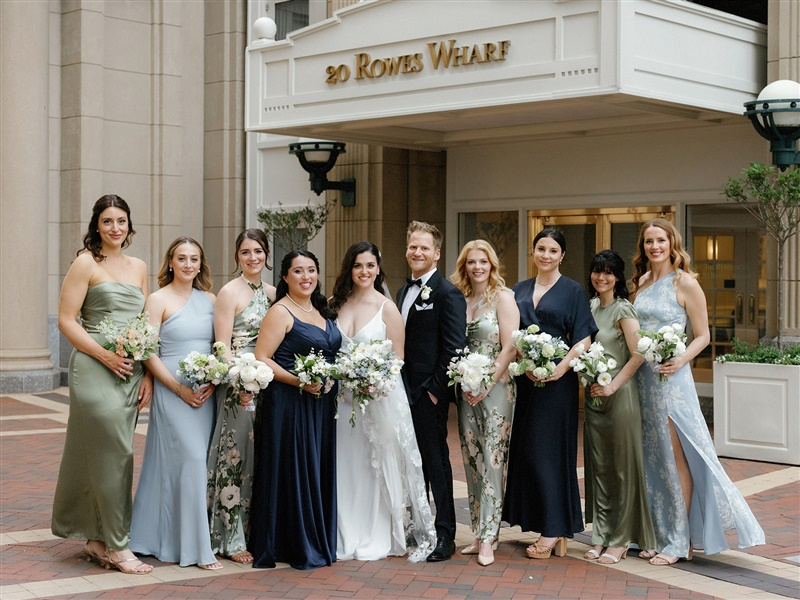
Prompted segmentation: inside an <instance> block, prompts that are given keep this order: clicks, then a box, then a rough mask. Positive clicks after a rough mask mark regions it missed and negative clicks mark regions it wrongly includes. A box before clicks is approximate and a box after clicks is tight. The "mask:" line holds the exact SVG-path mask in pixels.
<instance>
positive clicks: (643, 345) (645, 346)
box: [636, 337, 653, 354]
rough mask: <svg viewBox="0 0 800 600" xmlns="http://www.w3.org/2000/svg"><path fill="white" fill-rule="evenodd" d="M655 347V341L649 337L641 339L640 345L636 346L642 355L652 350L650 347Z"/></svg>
mask: <svg viewBox="0 0 800 600" xmlns="http://www.w3.org/2000/svg"><path fill="white" fill-rule="evenodd" d="M652 345H653V340H651V339H650V338H648V337H643V338H639V343H638V344H637V345H636V350H637V351H638V352H639V353H640V354H644V353H645V352H647V351H648V350H649V349H650V346H652Z"/></svg>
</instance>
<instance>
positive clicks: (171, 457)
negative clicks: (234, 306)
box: [130, 289, 217, 567]
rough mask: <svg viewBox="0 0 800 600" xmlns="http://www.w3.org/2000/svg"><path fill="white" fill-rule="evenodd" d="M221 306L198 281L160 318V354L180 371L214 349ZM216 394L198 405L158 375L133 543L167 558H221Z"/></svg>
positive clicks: (138, 549)
mask: <svg viewBox="0 0 800 600" xmlns="http://www.w3.org/2000/svg"><path fill="white" fill-rule="evenodd" d="M213 341H214V306H213V305H212V304H211V300H210V299H209V297H208V295H206V293H205V292H202V291H200V290H197V289H194V290H192V295H191V296H189V300H188V301H187V302H186V304H184V305H183V307H182V308H181V309H180V310H178V311H177V312H176V313H174V314H172V315H171V316H170V317H169V318H168V319H167V320H166V321H164V322H163V323H162V324H161V347H160V349H159V356H160V357H161V360H162V361H163V363H164V365H165V366H166V367H167V369H169V371H170V372H171V373H173V374H174V375H175V377H176V378H177V379H178V380H179V381H181V383H183V384H184V385H189V386H190V385H191V383H189V382H187V381H186V380H182V379H181V377H180V376H179V375H178V374H177V373H176V371H177V370H178V362H179V361H180V360H183V359H184V358H186V356H187V355H188V354H189V353H190V352H191V351H193V350H196V351H197V352H201V353H203V354H209V353H211V344H212V343H213ZM215 414H216V403H215V401H214V395H213V394H212V395H211V396H209V398H208V400H206V402H205V403H204V404H203V405H202V406H200V407H198V408H194V407H192V406H189V405H188V404H186V403H185V402H184V401H183V400H181V399H180V397H178V396H176V395H175V394H174V393H173V391H172V390H171V389H169V388H168V387H167V386H165V385H164V384H163V383H161V382H160V381H159V380H158V379H156V380H155V386H154V388H153V401H152V404H151V407H150V421H149V423H148V426H147V442H146V443H145V447H144V459H143V460H142V471H141V474H140V476H139V484H138V485H137V487H136V496H135V498H134V500H133V520H132V522H131V545H130V548H131V550H133V551H134V552H138V553H139V554H147V555H152V556H155V557H156V558H157V559H158V560H160V561H162V562H170V563H178V564H180V565H181V566H182V567H184V566H187V565H195V564H200V565H208V564H212V563H214V562H216V560H217V559H216V558H215V556H214V553H213V552H212V551H211V537H210V535H209V529H208V506H207V504H206V488H207V481H208V474H207V472H206V460H207V458H208V445H209V443H210V441H211V432H212V431H213V428H214V415H215Z"/></svg>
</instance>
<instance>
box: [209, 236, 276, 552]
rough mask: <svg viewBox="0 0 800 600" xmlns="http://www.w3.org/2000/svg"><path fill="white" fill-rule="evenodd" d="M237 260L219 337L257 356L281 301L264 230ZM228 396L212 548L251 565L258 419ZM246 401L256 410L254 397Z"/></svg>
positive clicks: (214, 450) (219, 431) (219, 315)
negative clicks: (262, 332)
mask: <svg viewBox="0 0 800 600" xmlns="http://www.w3.org/2000/svg"><path fill="white" fill-rule="evenodd" d="M234 256H235V260H236V265H237V267H238V269H240V270H241V276H239V277H237V278H235V279H233V280H231V281H229V282H228V283H227V284H225V285H224V286H223V287H222V289H221V290H220V291H219V295H218V297H217V306H216V311H215V313H214V334H215V337H216V339H217V341H221V342H224V343H225V345H226V346H227V347H228V349H229V356H230V355H242V354H245V353H247V352H254V351H255V347H256V340H257V339H258V330H259V327H261V321H262V319H263V318H264V315H266V314H267V309H268V308H269V306H270V304H271V302H272V300H274V299H275V288H274V287H273V286H271V285H269V284H266V283H263V282H262V281H261V273H262V271H263V270H264V268H265V266H266V264H267V263H266V261H267V260H268V259H269V241H268V240H267V236H266V234H265V233H264V232H263V231H262V230H260V229H246V230H245V231H243V232H242V233H240V234H239V236H238V237H237V238H236V253H235V255H234ZM267 268H269V267H267ZM228 391H229V386H220V388H219V389H217V423H216V427H215V429H214V436H213V437H212V440H211V448H210V450H209V454H208V506H209V515H210V516H209V518H210V528H211V547H212V548H213V550H214V552H215V553H217V554H221V555H222V556H227V557H229V558H230V559H231V560H233V561H235V562H239V563H250V562H252V561H253V556H252V555H251V554H250V553H249V552H248V551H247V535H248V532H249V528H250V496H251V495H252V489H253V464H254V462H255V451H254V448H253V415H254V414H255V413H254V412H252V411H248V410H246V409H245V408H243V407H242V406H240V398H239V397H237V396H231V397H228ZM243 396H244V395H243ZM244 400H246V401H247V402H248V403H250V404H251V406H250V407H249V408H253V406H252V398H251V397H250V395H249V394H248V395H247V397H246V398H244Z"/></svg>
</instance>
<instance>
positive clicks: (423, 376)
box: [397, 270, 467, 405]
mask: <svg viewBox="0 0 800 600" xmlns="http://www.w3.org/2000/svg"><path fill="white" fill-rule="evenodd" d="M425 285H427V286H428V287H429V288H431V293H430V296H429V297H428V299H427V300H423V299H422V294H421V293H420V294H419V295H418V296H417V299H416V300H415V302H414V304H412V305H411V308H410V309H409V311H408V318H407V319H406V343H405V356H404V360H405V365H404V366H403V383H404V384H405V386H406V393H407V394H408V401H409V403H410V404H412V405H413V404H414V403H415V402H417V400H419V399H420V398H422V397H423V396H424V395H426V394H427V393H428V392H430V393H431V394H433V395H434V396H436V398H438V399H439V400H444V401H447V400H449V399H450V397H451V396H453V397H454V394H453V391H452V389H448V386H447V384H448V381H449V379H448V377H447V367H448V365H449V364H450V359H452V358H453V357H454V356H455V355H456V351H457V350H459V349H462V348H464V346H466V345H467V302H466V300H465V299H464V295H463V294H462V293H461V292H460V291H459V290H458V289H457V288H456V287H455V286H454V285H453V284H452V283H450V282H449V281H447V280H446V279H445V278H444V277H442V274H441V273H439V271H438V270H437V271H434V272H433V274H432V275H431V276H430V278H429V279H428V282H427V283H426V284H425ZM408 288H409V285H408V284H406V285H404V286H403V287H401V288H400V289H399V290H398V292H397V306H399V307H401V309H402V306H403V300H404V299H405V296H406V293H407V291H408Z"/></svg>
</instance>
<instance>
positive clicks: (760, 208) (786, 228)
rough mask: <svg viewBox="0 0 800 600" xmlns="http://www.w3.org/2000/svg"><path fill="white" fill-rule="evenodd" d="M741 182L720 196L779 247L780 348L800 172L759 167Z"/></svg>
mask: <svg viewBox="0 0 800 600" xmlns="http://www.w3.org/2000/svg"><path fill="white" fill-rule="evenodd" d="M742 173H743V174H744V177H743V178H742V179H734V178H733V177H729V178H728V183H727V184H726V185H725V187H724V188H723V193H724V194H725V196H726V197H727V198H728V200H732V201H734V202H736V203H738V204H740V205H741V206H743V207H744V208H745V209H746V210H747V212H749V213H750V214H751V215H753V216H754V217H755V218H756V219H758V221H759V222H760V223H761V224H762V225H763V226H764V227H765V228H766V230H767V233H768V234H769V235H770V236H772V238H773V239H774V240H775V241H776V242H777V243H778V347H779V348H783V261H784V256H785V251H786V250H785V248H786V242H787V240H789V239H790V238H791V237H792V236H794V235H795V234H796V233H797V232H798V227H800V169H798V168H795V169H792V170H791V171H789V172H788V173H782V174H780V175H778V174H776V171H775V167H768V166H766V165H762V164H758V163H750V166H749V167H747V168H746V169H743V170H742Z"/></svg>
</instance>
